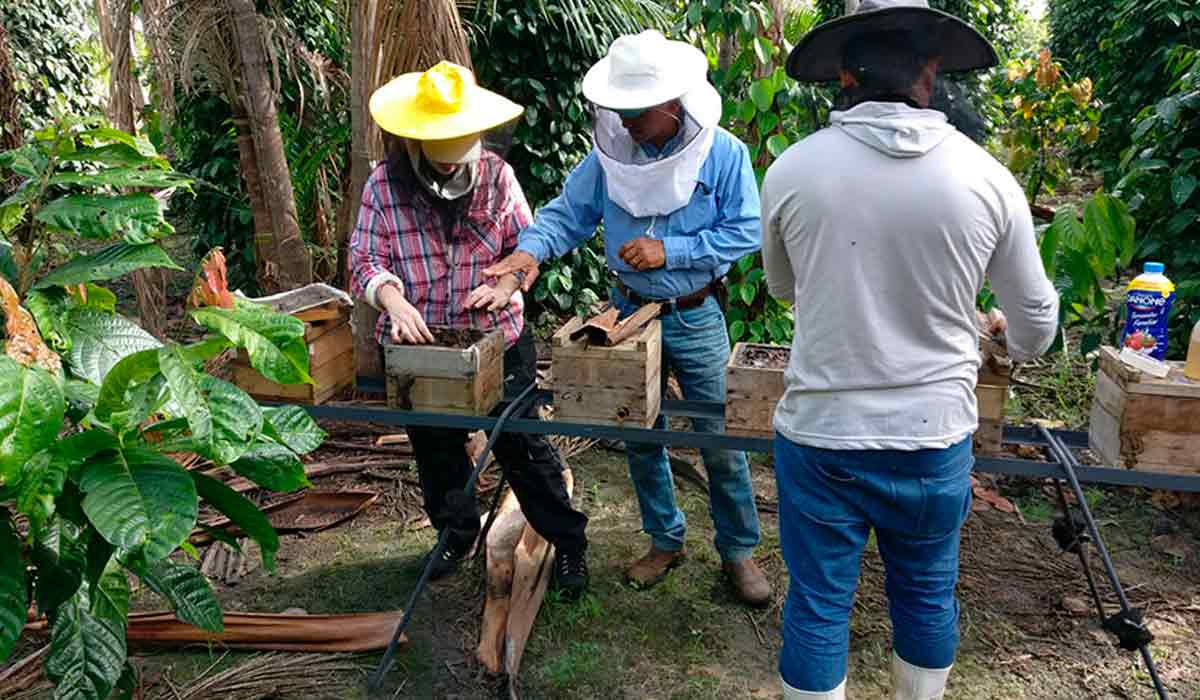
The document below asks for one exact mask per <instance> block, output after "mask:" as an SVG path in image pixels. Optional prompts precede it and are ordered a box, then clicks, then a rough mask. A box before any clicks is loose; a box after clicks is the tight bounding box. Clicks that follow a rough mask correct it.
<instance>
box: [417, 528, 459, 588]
mask: <svg viewBox="0 0 1200 700" xmlns="http://www.w3.org/2000/svg"><path fill="white" fill-rule="evenodd" d="M435 552H436V548H435V549H434V551H431V552H430V553H429V554H427V555H426V558H425V561H426V563H428V561H429V557H432V556H433V555H434V553H435ZM466 555H467V547H461V546H459V545H458V544H457V543H455V541H454V539H453V538H451V539H450V540H449V541H447V542H446V548H445V549H443V550H442V553H441V554H440V555H439V556H438V557H437V558H436V559H434V560H433V567H432V568H431V569H430V570H429V580H430V581H437V580H438V579H443V578H446V577H447V576H449V575H451V574H453V573H454V572H456V571H458V565H459V564H460V563H462V560H463V557H465V556H466Z"/></svg>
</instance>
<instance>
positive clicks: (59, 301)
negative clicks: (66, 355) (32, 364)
mask: <svg viewBox="0 0 1200 700" xmlns="http://www.w3.org/2000/svg"><path fill="white" fill-rule="evenodd" d="M24 306H25V309H26V310H28V311H29V313H30V314H32V315H33V320H34V321H35V322H36V323H37V327H38V332H40V333H41V334H42V338H43V339H44V340H45V341H46V343H47V344H49V345H50V347H52V348H54V349H55V350H58V351H60V352H65V351H67V350H69V349H70V347H71V342H70V341H71V335H70V331H69V330H68V329H67V312H68V311H70V310H71V299H70V297H68V296H67V293H66V292H64V291H62V290H61V289H47V290H44V291H37V290H35V291H31V292H29V293H28V294H26V295H25V299H24Z"/></svg>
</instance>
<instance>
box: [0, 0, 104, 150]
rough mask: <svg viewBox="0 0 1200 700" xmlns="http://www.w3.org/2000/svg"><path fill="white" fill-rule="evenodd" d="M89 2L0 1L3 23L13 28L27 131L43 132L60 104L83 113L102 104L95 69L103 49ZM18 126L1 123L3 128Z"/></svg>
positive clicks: (11, 39) (10, 31) (11, 35)
mask: <svg viewBox="0 0 1200 700" xmlns="http://www.w3.org/2000/svg"><path fill="white" fill-rule="evenodd" d="M90 7H91V3H89V2H85V1H84V0H20V1H19V2H3V3H0V24H3V25H4V27H5V29H7V30H8V39H9V42H11V44H12V53H13V68H15V69H16V74H17V85H16V88H17V95H18V96H19V98H20V100H21V104H22V105H23V107H24V109H22V110H21V119H22V123H21V124H19V125H16V126H17V127H18V128H20V129H22V130H32V129H40V128H42V127H43V126H45V125H46V124H47V123H48V122H49V121H51V120H52V119H53V117H52V113H53V110H52V108H53V107H55V106H58V107H61V108H62V109H64V110H66V111H68V112H71V113H74V114H83V113H87V112H89V111H92V110H94V109H95V108H97V107H99V106H100V94H101V90H100V89H99V88H100V86H99V85H98V81H97V79H95V77H94V74H95V71H93V69H92V65H93V62H94V60H95V58H96V54H95V53H94V51H95V50H97V49H98V47H97V46H92V45H91V44H92V42H91V38H90V37H89V32H88V30H87V27H88V23H89V20H88V17H87V13H88V12H89V9H88V8H90ZM11 126H12V125H9V124H0V129H8V128H10V127H11Z"/></svg>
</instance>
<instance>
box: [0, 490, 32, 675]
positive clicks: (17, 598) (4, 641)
mask: <svg viewBox="0 0 1200 700" xmlns="http://www.w3.org/2000/svg"><path fill="white" fill-rule="evenodd" d="M0 561H3V562H5V563H4V566H0V663H4V662H5V661H7V660H8V655H9V654H11V653H12V650H13V647H14V646H16V644H17V638H18V637H20V636H21V630H22V629H24V628H25V611H26V609H27V608H28V607H29V601H28V600H27V599H26V597H25V560H24V558H23V557H22V556H21V541H20V540H19V539H18V538H17V531H16V529H14V528H13V524H12V518H11V517H10V516H9V513H8V510H7V509H6V508H3V507H0Z"/></svg>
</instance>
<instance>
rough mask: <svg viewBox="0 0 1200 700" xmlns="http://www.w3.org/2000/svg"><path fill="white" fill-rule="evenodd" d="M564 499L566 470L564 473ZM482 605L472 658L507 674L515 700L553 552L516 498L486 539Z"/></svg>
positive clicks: (569, 488)
mask: <svg viewBox="0 0 1200 700" xmlns="http://www.w3.org/2000/svg"><path fill="white" fill-rule="evenodd" d="M563 480H564V481H565V482H566V487H567V494H568V496H569V495H570V494H571V493H573V492H574V486H575V480H574V478H573V477H572V474H571V470H570V469H566V470H564V471H563ZM487 543H488V548H487V602H486V604H485V606H484V613H483V624H482V629H481V631H480V639H479V649H478V652H477V655H478V657H479V661H480V663H482V664H483V666H484V667H485V668H486V669H487V670H488V671H489V672H491V673H500V672H501V671H504V672H505V673H507V674H508V683H509V694H510V697H512V698H516V697H517V687H518V683H517V678H518V675H519V673H520V670H521V658H522V657H523V656H524V654H525V645H526V643H527V642H528V641H529V634H530V631H531V630H532V628H533V622H534V620H535V619H536V618H537V614H538V610H540V609H541V607H542V601H543V600H544V599H545V597H546V588H547V587H548V586H549V583H550V575H551V569H552V567H553V562H554V547H553V546H552V545H551V544H550V543H549V542H547V541H546V540H545V539H544V538H543V537H542V536H541V535H539V534H538V533H537V532H536V531H534V529H533V528H532V527H531V526H530V525H529V524H528V522H527V521H526V519H525V514H524V513H522V512H521V510H520V506H519V504H518V503H517V499H516V496H514V495H513V494H512V493H509V494H508V495H507V497H506V498H505V500H504V502H503V503H502V505H501V507H500V509H499V510H498V511H497V516H496V521H495V522H494V523H493V525H492V529H491V531H490V532H489V533H488V539H487Z"/></svg>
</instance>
